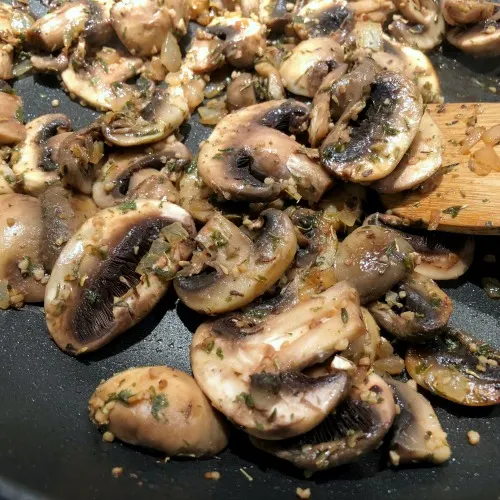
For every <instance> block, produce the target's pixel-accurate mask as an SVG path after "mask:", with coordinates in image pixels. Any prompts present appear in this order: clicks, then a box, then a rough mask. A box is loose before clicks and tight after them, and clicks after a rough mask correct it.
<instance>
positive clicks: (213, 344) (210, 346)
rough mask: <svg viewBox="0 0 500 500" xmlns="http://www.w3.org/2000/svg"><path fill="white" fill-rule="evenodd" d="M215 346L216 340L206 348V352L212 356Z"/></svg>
mask: <svg viewBox="0 0 500 500" xmlns="http://www.w3.org/2000/svg"><path fill="white" fill-rule="evenodd" d="M214 346H215V340H211V341H210V342H209V343H208V344H207V345H206V346H205V347H204V349H205V352H206V353H207V354H210V353H211V352H212V350H213V348H214Z"/></svg>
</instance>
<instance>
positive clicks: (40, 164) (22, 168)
mask: <svg viewBox="0 0 500 500" xmlns="http://www.w3.org/2000/svg"><path fill="white" fill-rule="evenodd" d="M70 129H71V122H70V120H69V118H68V117H67V116H66V115H62V114H50V115H42V116H39V117H38V118H35V119H34V120H32V121H30V122H29V123H28V124H27V125H26V139H25V140H24V141H23V142H21V143H20V144H18V145H17V146H16V148H15V150H14V152H13V155H12V158H11V165H12V170H13V171H14V173H15V174H16V175H18V176H19V177H21V178H22V183H23V189H24V191H25V192H26V193H28V194H31V195H33V196H38V195H40V194H41V193H42V192H43V191H44V190H45V189H47V187H48V186H49V185H50V184H52V183H54V182H56V181H57V180H58V179H59V173H58V171H57V170H58V166H57V165H56V164H54V162H53V161H52V160H51V159H50V145H48V141H49V139H50V138H52V137H53V136H55V135H57V134H59V133H61V132H66V131H68V130H70Z"/></svg>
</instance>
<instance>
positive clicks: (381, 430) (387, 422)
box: [251, 373, 396, 471]
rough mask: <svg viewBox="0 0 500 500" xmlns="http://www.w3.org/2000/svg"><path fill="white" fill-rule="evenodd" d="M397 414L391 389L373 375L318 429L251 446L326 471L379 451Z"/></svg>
mask: <svg viewBox="0 0 500 500" xmlns="http://www.w3.org/2000/svg"><path fill="white" fill-rule="evenodd" d="M395 414H396V406H395V404H394V397H393V395H392V391H391V389H390V387H389V386H388V385H387V384H386V383H385V382H384V380H383V379H382V378H381V377H379V376H378V375H376V374H374V373H372V374H370V375H368V376H367V377H366V378H365V379H364V380H363V381H362V382H361V383H359V384H357V385H355V386H354V387H353V388H352V390H351V392H350V393H349V395H348V396H347V398H346V399H345V400H344V401H343V402H342V403H340V404H339V406H338V407H337V408H336V409H335V411H333V412H331V413H330V414H329V415H328V416H327V417H326V419H325V420H323V422H322V423H321V424H320V425H319V426H318V427H315V428H314V429H312V430H310V431H309V432H307V433H305V434H303V435H301V436H297V437H294V438H291V439H285V440H282V441H265V440H263V439H255V438H254V437H252V438H251V442H252V444H253V445H254V446H256V447H257V448H260V449H261V450H264V451H266V452H268V453H271V454H272V455H275V456H277V457H279V458H281V459H283V460H288V461H289V462H292V463H293V464H294V465H295V466H297V467H300V468H301V469H306V470H310V471H318V470H325V469H330V468H332V467H338V466H339V465H343V464H348V463H351V462H355V461H356V460H358V459H359V458H360V457H361V456H362V455H364V454H366V453H368V452H370V451H372V450H374V449H375V448H377V446H379V445H380V444H381V442H382V439H383V438H384V436H385V435H386V434H387V432H388V431H389V429H390V428H391V425H392V422H393V419H394V416H395Z"/></svg>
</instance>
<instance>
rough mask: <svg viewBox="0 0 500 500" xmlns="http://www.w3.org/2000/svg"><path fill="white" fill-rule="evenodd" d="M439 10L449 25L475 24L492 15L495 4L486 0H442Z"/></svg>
mask: <svg viewBox="0 0 500 500" xmlns="http://www.w3.org/2000/svg"><path fill="white" fill-rule="evenodd" d="M441 10H442V12H443V16H444V19H445V21H446V22H447V23H448V24H450V25H451V26H456V25H457V24H462V25H463V24H476V23H479V22H481V21H485V20H486V19H488V18H489V17H491V16H492V15H493V13H494V12H495V4H494V3H493V2H489V1H487V0H443V2H442V3H441Z"/></svg>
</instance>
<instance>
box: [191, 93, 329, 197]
mask: <svg viewBox="0 0 500 500" xmlns="http://www.w3.org/2000/svg"><path fill="white" fill-rule="evenodd" d="M308 117H309V109H308V107H307V106H306V105H305V104H303V103H300V102H298V101H294V100H281V101H270V102H264V103H261V104H256V105H254V106H250V107H248V108H245V109H241V110H239V111H237V112H235V113H232V114H230V115H227V116H225V117H224V118H222V120H221V121H220V122H219V123H218V124H217V126H216V127H215V129H214V131H213V132H212V135H211V136H210V138H209V139H208V140H207V141H205V143H204V144H203V145H202V147H201V148H200V152H199V156H198V172H199V175H200V177H201V178H202V179H203V181H204V182H205V183H206V184H207V185H208V186H209V187H211V188H212V189H213V190H214V191H216V192H217V193H220V194H221V195H222V196H224V197H225V198H226V199H230V200H235V201H249V202H251V201H255V202H258V201H259V202H260V201H272V200H275V199H276V198H278V197H279V195H280V193H281V192H282V191H283V190H285V189H287V190H288V191H289V192H291V195H292V196H295V197H297V196H303V197H304V198H305V199H306V200H308V201H318V200H319V199H320V198H321V196H322V195H323V193H324V192H325V191H326V190H327V189H328V188H329V187H330V185H331V180H330V177H329V176H328V175H327V174H326V172H325V171H324V170H323V169H322V167H321V166H320V165H318V164H317V163H315V162H314V161H313V160H312V159H310V158H309V156H308V151H307V149H306V148H304V147H303V146H301V145H299V144H298V143H297V142H296V141H295V140H294V139H293V138H291V137H289V136H287V135H286V134H285V133H284V132H285V131H286V132H290V133H295V132H299V131H301V130H304V129H305V128H307V120H308ZM273 129H274V130H273ZM266 179H268V180H267V181H266ZM297 192H298V194H297Z"/></svg>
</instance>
